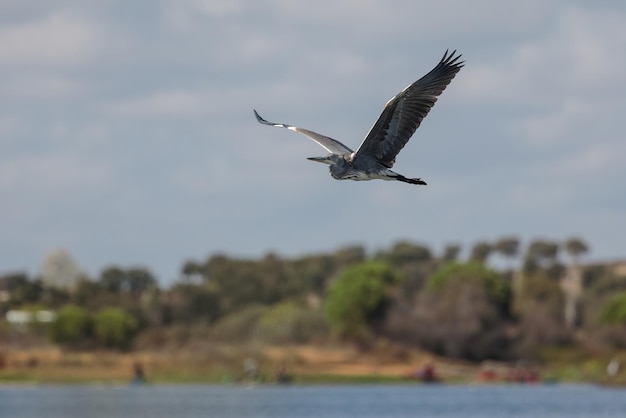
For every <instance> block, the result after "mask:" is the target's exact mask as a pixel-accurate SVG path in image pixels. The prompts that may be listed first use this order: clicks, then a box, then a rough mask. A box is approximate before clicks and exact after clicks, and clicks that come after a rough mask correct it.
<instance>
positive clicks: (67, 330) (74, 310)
mask: <svg viewBox="0 0 626 418" xmlns="http://www.w3.org/2000/svg"><path fill="white" fill-rule="evenodd" d="M91 331H92V319H91V317H90V315H89V313H88V312H87V311H86V310H85V309H83V308H80V307H78V306H74V305H67V306H64V307H63V308H61V309H60V310H59V312H58V313H57V318H56V320H55V321H54V322H53V323H52V324H51V326H50V328H49V335H50V338H51V339H52V341H54V342H56V343H60V344H67V345H75V344H78V343H82V342H84V341H86V340H88V339H89V338H90V337H91Z"/></svg>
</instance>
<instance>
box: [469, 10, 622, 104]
mask: <svg viewBox="0 0 626 418" xmlns="http://www.w3.org/2000/svg"><path fill="white" fill-rule="evenodd" d="M625 26H626V15H625V14H616V13H611V12H608V11H583V10H580V9H578V8H571V9H566V10H565V11H564V12H562V13H561V14H560V15H559V16H558V17H557V18H556V22H555V27H554V29H553V30H551V31H548V32H547V33H545V34H543V35H541V36H540V37H539V38H535V39H532V40H528V41H526V42H524V43H522V44H519V45H518V46H517V47H515V48H513V49H512V51H511V53H510V54H509V55H508V56H501V57H499V58H496V59H495V60H494V61H493V62H492V63H489V64H482V65H481V64H480V63H472V65H468V66H467V69H466V71H465V73H464V77H461V78H460V81H459V89H460V90H461V91H462V92H463V93H464V96H465V100H467V101H472V102H476V101H481V102H483V103H498V102H499V103H507V104H534V105H537V106H542V105H546V104H548V105H550V104H555V103H559V102H560V101H561V100H567V99H571V98H580V99H581V100H582V99H583V97H584V98H585V99H593V98H597V97H598V96H599V95H600V94H606V93H609V92H610V91H612V90H613V89H615V88H616V87H617V86H620V87H624V86H626V76H624V74H625V71H626V70H625V69H626V56H625V55H624V54H620V53H619V52H618V51H623V50H626V31H624V30H623V28H624V27H625Z"/></svg>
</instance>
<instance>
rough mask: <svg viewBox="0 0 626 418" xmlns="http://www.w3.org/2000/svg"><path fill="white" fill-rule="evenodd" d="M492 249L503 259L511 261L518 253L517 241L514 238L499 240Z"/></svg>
mask: <svg viewBox="0 0 626 418" xmlns="http://www.w3.org/2000/svg"><path fill="white" fill-rule="evenodd" d="M493 249H494V251H496V252H497V253H499V254H500V255H502V256H503V257H505V258H508V259H510V260H512V259H514V258H515V257H517V255H518V253H519V239H517V238H515V237H504V238H500V239H499V240H498V241H496V243H495V244H494V246H493Z"/></svg>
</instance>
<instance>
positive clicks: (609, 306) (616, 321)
mask: <svg viewBox="0 0 626 418" xmlns="http://www.w3.org/2000/svg"><path fill="white" fill-rule="evenodd" d="M600 323H602V324H609V325H626V292H622V293H619V294H617V295H614V296H613V297H612V298H610V299H609V301H608V302H607V303H606V305H605V306H604V309H603V310H602V312H601V313H600Z"/></svg>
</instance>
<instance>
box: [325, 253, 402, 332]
mask: <svg viewBox="0 0 626 418" xmlns="http://www.w3.org/2000/svg"><path fill="white" fill-rule="evenodd" d="M397 281H398V279H397V277H396V275H395V274H394V273H393V271H392V270H391V268H390V267H389V266H388V265H386V264H384V263H381V262H377V261H369V262H365V263H362V264H357V265H355V266H352V267H349V268H346V269H345V270H343V271H342V272H341V273H340V275H339V277H338V278H337V279H336V280H335V281H334V282H333V283H332V284H331V286H330V289H329V291H328V296H327V298H326V301H325V306H324V312H325V315H326V318H327V320H328V322H329V324H330V326H331V327H332V328H333V329H334V330H335V331H336V332H338V333H339V334H340V335H343V336H346V337H349V338H361V337H365V336H367V335H368V334H369V332H370V331H371V329H370V327H371V325H372V324H373V323H374V322H376V321H377V320H380V319H382V318H384V314H385V310H386V308H387V301H388V298H387V294H386V292H387V289H388V288H389V286H390V285H391V284H393V283H396V282H397Z"/></svg>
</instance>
